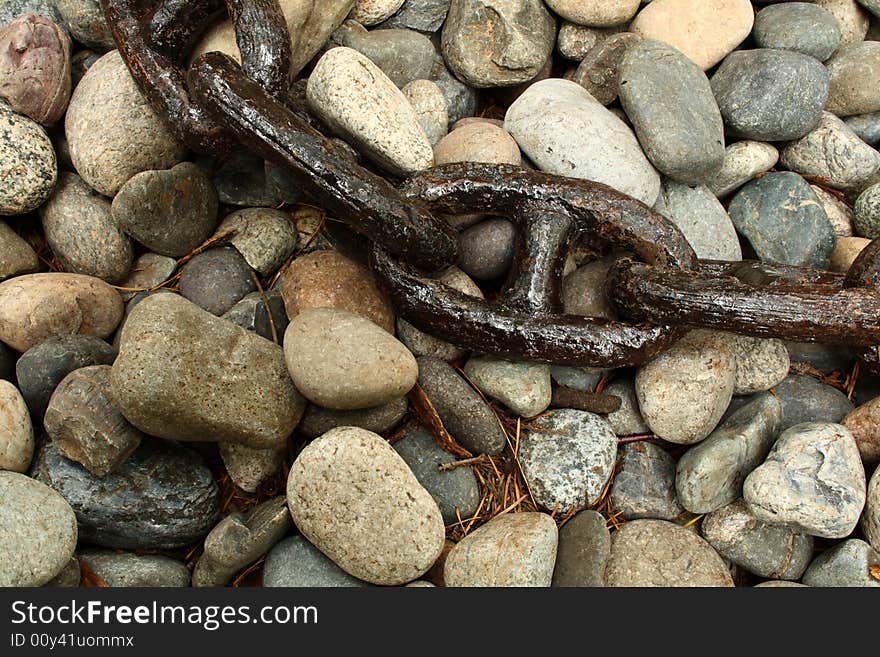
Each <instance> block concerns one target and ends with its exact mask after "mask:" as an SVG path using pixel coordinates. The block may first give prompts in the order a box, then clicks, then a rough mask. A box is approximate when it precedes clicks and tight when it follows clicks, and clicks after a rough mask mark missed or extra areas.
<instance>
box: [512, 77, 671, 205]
mask: <svg viewBox="0 0 880 657" xmlns="http://www.w3.org/2000/svg"><path fill="white" fill-rule="evenodd" d="M504 127H505V128H506V129H507V131H508V132H509V133H510V134H511V135H512V136H513V138H514V139H515V140H516V142H517V144H519V147H520V148H521V149H522V151H523V152H524V153H525V154H526V155H527V156H528V157H529V159H530V160H531V161H532V162H534V163H535V165H537V166H538V168H540V169H541V170H542V171H546V172H548V173H555V174H558V175H563V176H568V177H572V178H583V179H587V180H593V181H595V182H600V183H604V184H606V185H609V186H610V187H613V188H614V189H616V190H618V191H620V192H623V193H624V194H628V195H629V196H632V197H634V198H636V199H638V200H640V201H642V202H643V203H645V204H647V205H653V203H654V201H655V200H656V199H657V194H658V193H659V191H660V176H659V175H658V173H657V171H656V170H655V169H654V167H653V166H651V163H650V162H649V161H648V159H647V158H646V157H645V155H644V153H643V152H642V149H641V147H640V146H639V142H638V140H637V139H636V136H635V134H633V132H632V130H630V128H629V127H628V126H627V125H626V124H625V123H624V122H623V121H621V120H620V119H619V118H618V117H617V116H615V115H614V114H613V113H612V112H610V111H609V110H608V109H606V108H605V107H603V106H602V104H601V103H599V102H598V101H597V100H596V99H594V98H593V97H592V96H591V95H590V94H589V93H588V92H587V91H586V90H585V89H584V88H583V87H581V86H580V85H578V84H577V83H575V82H570V81H568V80H560V79H555V78H553V79H549V80H542V81H541V82H537V83H535V84H533V85H532V86H531V87H529V88H528V89H527V90H526V91H525V92H524V93H523V94H522V95H521V96H520V97H519V98H518V99H517V100H516V102H514V103H513V105H511V106H510V108H509V109H508V110H507V116H506V118H505V121H504Z"/></svg>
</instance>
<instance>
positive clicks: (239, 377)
mask: <svg viewBox="0 0 880 657" xmlns="http://www.w3.org/2000/svg"><path fill="white" fill-rule="evenodd" d="M110 385H111V387H110V398H111V400H112V401H113V403H114V404H115V405H116V407H117V408H118V409H119V410H120V411H121V412H122V414H123V415H124V416H125V417H126V419H128V421H129V422H131V423H132V424H134V425H135V426H136V427H137V428H138V429H140V430H141V431H144V432H145V433H148V434H150V435H152V436H158V437H160V438H167V439H170V440H195V441H203V440H205V439H206V438H208V439H210V440H212V441H219V442H234V443H241V444H244V445H247V446H249V447H256V448H267V447H273V446H276V445H280V444H283V443H284V442H285V441H286V440H287V437H288V436H289V435H290V434H291V432H292V431H293V428H294V427H295V426H296V424H297V422H298V421H299V419H300V417H301V416H302V414H303V411H304V410H305V401H304V400H303V398H302V397H301V396H300V394H299V393H298V392H297V391H296V388H294V386H293V383H292V382H291V381H290V377H289V376H288V374H287V368H286V367H285V364H284V354H283V352H282V350H281V347H279V346H278V345H275V344H273V343H272V342H270V341H268V340H265V339H263V338H261V337H259V336H256V335H254V334H252V333H249V332H248V331H245V330H244V329H242V328H240V327H238V326H235V325H234V324H232V323H231V322H227V321H225V320H222V319H219V318H217V317H214V316H213V315H211V314H210V313H208V312H205V311H204V310H201V309H200V308H199V307H198V306H196V305H195V304H193V303H191V302H189V301H187V300H186V299H184V298H183V297H180V296H178V295H176V294H168V293H166V294H155V295H153V296H150V297H148V298H146V299H144V300H143V301H141V302H140V303H139V304H137V306H135V308H134V309H133V310H132V312H131V314H130V315H129V317H128V320H127V321H126V323H125V326H124V327H123V329H122V336H121V340H120V346H119V356H118V358H117V359H116V362H115V363H114V364H113V372H112V374H111V384H110ZM182 391H186V394H181V392H182Z"/></svg>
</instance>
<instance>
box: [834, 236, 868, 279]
mask: <svg viewBox="0 0 880 657" xmlns="http://www.w3.org/2000/svg"><path fill="white" fill-rule="evenodd" d="M870 243H871V240H869V239H867V238H865V237H838V238H837V242H836V243H835V244H834V251H832V252H831V265H830V268H831V271H839V272H842V273H846V272H848V271H849V268H850V266H851V265H852V263H853V261H854V260H855V259H856V258H857V257H858V255H859V254H860V253H861V252H862V249H864V248H865V247H866V246H868V245H869V244H870Z"/></svg>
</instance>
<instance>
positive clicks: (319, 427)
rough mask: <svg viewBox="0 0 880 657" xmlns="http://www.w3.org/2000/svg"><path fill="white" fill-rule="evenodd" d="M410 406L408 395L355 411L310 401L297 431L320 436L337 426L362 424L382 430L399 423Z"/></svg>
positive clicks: (360, 425)
mask: <svg viewBox="0 0 880 657" xmlns="http://www.w3.org/2000/svg"><path fill="white" fill-rule="evenodd" d="M408 410H409V402H408V401H407V399H406V397H400V398H398V399H392V400H391V401H390V402H388V403H387V404H382V405H381V406H374V407H373V408H363V409H355V410H351V411H335V410H330V409H327V408H321V407H320V406H315V405H313V404H309V406H308V408H306V412H305V415H303V418H302V420H301V421H300V423H299V424H298V425H297V431H299V432H300V433H301V434H302V435H304V436H305V437H306V438H317V437H318V436H320V435H321V434H324V433H327V432H328V431H330V429H335V428H336V427H359V428H361V429H366V430H367V431H372V432H373V433H379V434H381V433H384V432H386V431H388V430H389V429H392V428H394V427H395V426H397V423H398V422H400V421H401V420H402V419H403V417H404V416H405V415H406V413H407V411H408Z"/></svg>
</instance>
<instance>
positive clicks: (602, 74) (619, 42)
mask: <svg viewBox="0 0 880 657" xmlns="http://www.w3.org/2000/svg"><path fill="white" fill-rule="evenodd" d="M641 40H642V37H640V36H639V35H637V34H633V33H632V32H620V33H619V34H612V35H609V36H606V37H605V38H603V39H601V40H600V41H599V42H598V43H597V44H596V45H595V46H593V47H592V48H591V49H590V50H589V51H588V52H587V53H586V54H585V55H584V57H583V58H582V59H581V62H580V64H578V67H577V69H575V71H574V74H573V75H572V76H571V81H572V82H577V83H578V84H579V85H581V86H582V87H583V88H584V89H586V90H587V91H588V92H590V95H591V96H593V98H595V99H596V100H598V101H599V102H600V103H602V104H603V105H610V104H611V103H613V102H614V101H615V100H616V99H617V96H618V93H619V92H620V90H621V89H622V88H623V87H622V85H621V84H620V68H621V62H622V61H623V58H624V55H626V53H627V52H628V51H629V50H630V49H631V48H633V47H635V46H636V44H638V43H639V42H640V41H641ZM657 43H659V42H657ZM713 102H714V101H713ZM649 110H650V108H649Z"/></svg>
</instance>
